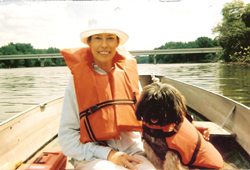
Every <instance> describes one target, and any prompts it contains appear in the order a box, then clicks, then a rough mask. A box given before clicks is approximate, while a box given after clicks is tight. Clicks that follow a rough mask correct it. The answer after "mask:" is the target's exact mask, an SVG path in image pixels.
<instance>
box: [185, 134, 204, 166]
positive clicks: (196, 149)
mask: <svg viewBox="0 0 250 170" xmlns="http://www.w3.org/2000/svg"><path fill="white" fill-rule="evenodd" d="M196 131H197V135H198V142H197V144H196V147H195V150H194V153H193V156H192V158H191V160H190V161H189V163H188V164H187V165H188V166H191V165H193V164H194V162H195V161H196V158H197V154H198V152H199V150H200V147H201V136H200V134H199V132H198V130H196Z"/></svg>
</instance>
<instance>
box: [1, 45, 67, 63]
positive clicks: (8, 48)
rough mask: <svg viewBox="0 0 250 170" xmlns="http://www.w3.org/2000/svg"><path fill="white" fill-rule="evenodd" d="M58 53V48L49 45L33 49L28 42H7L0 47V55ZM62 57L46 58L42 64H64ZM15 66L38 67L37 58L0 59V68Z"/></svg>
mask: <svg viewBox="0 0 250 170" xmlns="http://www.w3.org/2000/svg"><path fill="white" fill-rule="evenodd" d="M51 53H60V49H58V48H53V47H50V48H48V49H34V47H33V46H32V45H31V44H30V43H12V42H11V43H9V44H8V45H5V46H2V47H1V48H0V55H20V54H51ZM65 65H66V63H65V61H64V59H63V58H47V59H46V60H45V62H44V66H65ZM17 67H40V61H39V60H38V59H20V60H0V68H17Z"/></svg>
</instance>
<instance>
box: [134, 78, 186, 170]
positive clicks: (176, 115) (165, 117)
mask: <svg viewBox="0 0 250 170" xmlns="http://www.w3.org/2000/svg"><path fill="white" fill-rule="evenodd" d="M185 113H186V105H185V102H184V97H183V96H182V95H181V93H180V92H179V91H178V90H177V89H176V88H174V87H173V86H171V85H169V84H163V83H159V82H155V83H152V84H150V85H148V86H146V87H144V89H143V92H142V94H141V97H140V100H139V102H138V104H137V110H136V116H137V119H138V120H143V121H144V122H146V123H148V124H150V125H152V124H153V125H158V126H166V125H169V124H172V123H176V124H178V123H180V122H182V121H183V117H184V116H185ZM152 120H157V121H152ZM143 137H144V140H143V147H144V150H145V154H146V157H147V158H148V159H149V160H150V161H151V162H152V164H153V165H154V166H155V167H156V168H157V169H163V170H179V169H188V167H187V166H184V165H182V163H181V161H180V159H179V157H178V156H177V154H176V153H174V152H172V151H170V150H168V147H167V144H166V142H165V138H154V137H151V136H149V135H148V134H146V133H143ZM155 153H159V154H160V155H158V156H157V155H156V154H155ZM164 155H165V160H164V161H163V160H162V159H164Z"/></svg>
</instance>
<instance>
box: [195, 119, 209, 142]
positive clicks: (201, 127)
mask: <svg viewBox="0 0 250 170" xmlns="http://www.w3.org/2000/svg"><path fill="white" fill-rule="evenodd" d="M193 125H194V127H195V128H196V129H197V130H198V131H199V132H200V133H201V134H202V136H203V138H204V139H205V140H207V141H209V137H210V133H209V132H210V129H209V127H208V126H206V125H205V124H203V123H199V122H193Z"/></svg>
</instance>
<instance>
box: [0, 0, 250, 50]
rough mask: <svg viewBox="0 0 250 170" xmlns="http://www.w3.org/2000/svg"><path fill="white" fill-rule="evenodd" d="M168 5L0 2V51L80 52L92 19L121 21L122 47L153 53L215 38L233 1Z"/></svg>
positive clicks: (151, 0) (136, 0)
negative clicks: (26, 46) (17, 46)
mask: <svg viewBox="0 0 250 170" xmlns="http://www.w3.org/2000/svg"><path fill="white" fill-rule="evenodd" d="M163 1H168V2H163ZM169 1H171V0H109V1H75V2H74V1H63V2H62V1H61V2H58V1H20V2H14V1H13V2H11V1H5V0H0V47H1V46H3V45H8V43H10V42H13V43H31V45H32V46H33V47H34V48H36V49H47V48H49V47H56V48H60V49H63V48H71V47H82V46H84V45H83V44H82V43H81V41H80V37H79V35H80V33H81V32H82V31H84V30H85V29H87V28H88V20H89V19H92V18H93V15H96V14H101V15H103V14H111V15H114V14H117V15H118V16H119V17H120V21H122V22H123V25H125V26H124V27H123V28H124V31H125V32H126V33H127V34H128V35H129V36H130V38H129V40H128V42H127V43H126V44H125V45H124V46H125V47H126V48H127V49H128V50H151V49H154V48H156V47H159V46H161V45H164V44H165V43H166V42H170V41H181V42H189V41H194V40H195V39H197V38H198V37H201V36H206V37H210V38H214V37H215V35H213V34H212V28H213V27H215V26H216V25H217V24H218V23H219V22H221V21H222V14H221V11H222V8H223V6H224V5H225V3H226V2H231V1H230V0H180V1H178V2H169ZM172 1H173V0H172ZM244 2H245V3H250V0H244Z"/></svg>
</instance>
